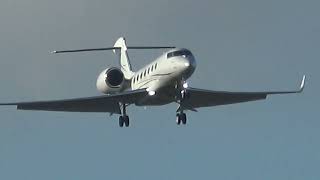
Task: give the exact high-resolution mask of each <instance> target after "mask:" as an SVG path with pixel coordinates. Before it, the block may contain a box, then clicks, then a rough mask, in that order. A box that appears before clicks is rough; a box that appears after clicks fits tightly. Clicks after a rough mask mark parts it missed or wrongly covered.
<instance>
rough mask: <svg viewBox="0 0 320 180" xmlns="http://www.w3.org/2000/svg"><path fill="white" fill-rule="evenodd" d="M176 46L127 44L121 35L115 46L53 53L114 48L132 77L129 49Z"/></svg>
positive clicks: (123, 70) (63, 51)
mask: <svg viewBox="0 0 320 180" xmlns="http://www.w3.org/2000/svg"><path fill="white" fill-rule="evenodd" d="M171 48H175V47H174V46H127V44H126V40H125V38H124V37H120V38H119V39H118V40H117V41H116V43H115V44H114V46H113V47H104V48H92V49H74V50H62V51H52V53H55V54H60V53H72V52H87V51H107V50H113V52H114V53H115V54H117V55H118V56H119V61H120V67H121V71H122V72H123V75H124V77H125V79H131V78H132V76H133V75H134V73H133V72H132V68H131V64H130V60H129V56H128V52H127V51H128V49H171Z"/></svg>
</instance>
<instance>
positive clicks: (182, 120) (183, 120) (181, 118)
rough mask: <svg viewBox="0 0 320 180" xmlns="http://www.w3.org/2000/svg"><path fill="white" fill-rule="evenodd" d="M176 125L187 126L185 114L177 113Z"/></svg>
mask: <svg viewBox="0 0 320 180" xmlns="http://www.w3.org/2000/svg"><path fill="white" fill-rule="evenodd" d="M176 123H177V124H178V125H180V124H181V123H182V124H184V125H185V124H187V116H186V114H185V113H183V112H179V113H177V118H176Z"/></svg>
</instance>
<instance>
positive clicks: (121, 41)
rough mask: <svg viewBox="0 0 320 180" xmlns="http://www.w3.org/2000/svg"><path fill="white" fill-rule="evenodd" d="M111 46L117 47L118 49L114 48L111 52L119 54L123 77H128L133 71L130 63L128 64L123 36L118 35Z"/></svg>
mask: <svg viewBox="0 0 320 180" xmlns="http://www.w3.org/2000/svg"><path fill="white" fill-rule="evenodd" d="M113 47H115V48H119V49H114V50H113V52H114V53H115V54H117V55H119V59H120V66H121V71H122V72H123V74H124V77H125V78H126V79H130V78H131V77H132V76H133V74H134V73H133V72H132V69H131V64H130V60H129V56H128V52H127V50H128V48H127V44H126V40H125V38H123V37H120V38H119V39H118V40H117V41H116V43H115V44H114V46H113Z"/></svg>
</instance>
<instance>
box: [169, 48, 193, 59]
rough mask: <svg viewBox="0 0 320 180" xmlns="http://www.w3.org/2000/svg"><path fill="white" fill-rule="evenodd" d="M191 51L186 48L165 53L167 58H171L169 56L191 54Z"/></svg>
mask: <svg viewBox="0 0 320 180" xmlns="http://www.w3.org/2000/svg"><path fill="white" fill-rule="evenodd" d="M191 55H192V53H191V52H190V51H188V50H180V51H173V52H170V53H168V54H167V59H169V58H171V57H176V56H186V57H188V56H191Z"/></svg>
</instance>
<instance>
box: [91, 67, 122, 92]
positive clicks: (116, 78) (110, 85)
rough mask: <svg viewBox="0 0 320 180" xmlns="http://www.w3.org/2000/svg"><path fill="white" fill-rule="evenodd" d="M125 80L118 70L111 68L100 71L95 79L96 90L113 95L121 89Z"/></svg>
mask: <svg viewBox="0 0 320 180" xmlns="http://www.w3.org/2000/svg"><path fill="white" fill-rule="evenodd" d="M124 83H125V78H124V75H123V73H122V71H121V70H120V69H119V68H116V67H112V68H108V69H105V70H104V71H102V72H101V73H100V75H99V77H98V79H97V89H98V91H100V92H102V93H104V94H114V93H117V92H120V91H121V90H122V89H123V86H124Z"/></svg>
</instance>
